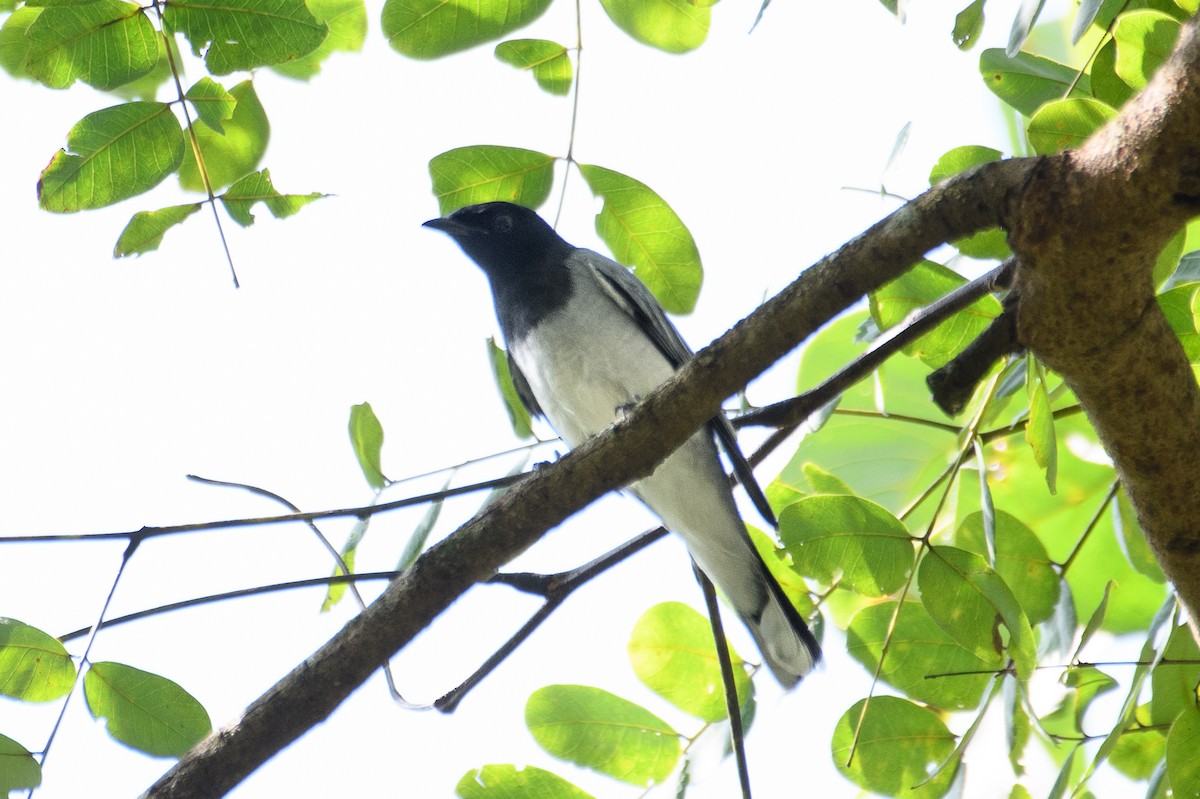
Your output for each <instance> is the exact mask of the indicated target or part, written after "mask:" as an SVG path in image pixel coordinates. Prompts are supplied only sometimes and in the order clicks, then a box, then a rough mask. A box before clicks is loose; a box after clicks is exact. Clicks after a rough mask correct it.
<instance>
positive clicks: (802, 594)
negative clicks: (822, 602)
mask: <svg viewBox="0 0 1200 799" xmlns="http://www.w3.org/2000/svg"><path fill="white" fill-rule="evenodd" d="M746 532H748V533H749V534H750V541H751V543H753V544H754V548H755V550H757V551H758V556H759V557H760V558H762V559H763V563H765V564H767V571H769V572H771V574H772V575H773V576H774V577H775V580H776V582H778V583H779V587H780V588H782V589H783V595H784V596H785V597H787V599H788V601H789V602H791V603H792V607H794V608H795V609H796V611H797V612H798V613H799V614H800V615H801V616H803V617H804V618H806V619H808V620H809V623H810V625H812V627H813V635H815V636H816V637H817V640H820V638H821V617H820V616H816V617H815V618H814V614H816V605H815V604H814V602H813V596H812V593H811V592H810V591H809V589H808V583H806V582H804V578H803V577H801V576H800V573H799V572H798V571H796V569H795V568H794V567H793V565H792V559H791V556H789V555H788V554H787V552H785V551H784V550H782V549H780V548H779V544H778V542H777V541H776V540H775V538H774V537H773V536H770V535H767V534H766V533H764V532H763V531H762V530H759V529H758V528H757V527H754V526H752V525H746Z"/></svg>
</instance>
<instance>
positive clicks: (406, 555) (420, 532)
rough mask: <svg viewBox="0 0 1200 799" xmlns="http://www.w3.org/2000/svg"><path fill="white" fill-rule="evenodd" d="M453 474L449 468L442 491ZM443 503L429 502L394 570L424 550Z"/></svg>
mask: <svg viewBox="0 0 1200 799" xmlns="http://www.w3.org/2000/svg"><path fill="white" fill-rule="evenodd" d="M521 465H522V466H524V465H525V463H524V461H522V462H521ZM518 471H519V470H518ZM454 475H455V470H451V472H450V474H449V475H448V476H447V477H446V482H445V483H443V484H442V491H443V492H445V490H446V489H447V488H449V487H450V481H451V480H453V479H454ZM444 503H445V499H444V498H440V499H436V500H434V501H433V502H430V503H429V507H427V508H426V509H425V514H424V515H423V516H421V521H419V522H417V526H416V527H415V528H413V531H412V533H411V534H410V535H409V536H408V540H407V541H405V542H404V549H403V550H401V552H400V557H399V559H398V560H397V562H396V571H398V572H399V571H405V570H406V569H408V568H409V567H410V566H412V565H413V564H414V563H416V562H417V558H418V557H419V556H420V554H421V553H422V552H423V551H424V550H425V542H426V541H428V540H429V534H430V533H432V532H433V527H434V525H436V524H437V520H438V516H440V515H441V514H442V505H443V504H444Z"/></svg>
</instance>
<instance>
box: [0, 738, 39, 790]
mask: <svg viewBox="0 0 1200 799" xmlns="http://www.w3.org/2000/svg"><path fill="white" fill-rule="evenodd" d="M41 784H42V766H41V764H40V763H38V762H37V759H36V758H35V757H34V756H33V755H32V754H31V753H30V751H29V750H28V749H26V748H25V747H23V746H21V745H20V744H19V743H17V742H16V741H14V740H13V739H12V738H9V737H8V736H7V735H0V794H3V795H4V796H8V795H10V792H11V791H23V790H29V789H32V788H36V787H38V786H39V785H41Z"/></svg>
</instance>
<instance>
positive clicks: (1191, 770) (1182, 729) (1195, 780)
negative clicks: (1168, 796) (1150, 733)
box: [1167, 704, 1200, 796]
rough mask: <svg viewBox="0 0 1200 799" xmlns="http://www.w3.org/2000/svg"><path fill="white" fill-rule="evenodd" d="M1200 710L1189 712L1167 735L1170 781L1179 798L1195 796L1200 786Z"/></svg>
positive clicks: (1173, 725) (1190, 710) (1185, 711)
mask: <svg viewBox="0 0 1200 799" xmlns="http://www.w3.org/2000/svg"><path fill="white" fill-rule="evenodd" d="M1197 751H1200V708H1197V707H1196V705H1195V704H1192V705H1191V706H1190V707H1188V708H1187V709H1185V710H1184V711H1183V712H1182V713H1180V714H1179V718H1177V719H1175V723H1174V724H1172V725H1171V732H1169V733H1168V734H1167V778H1168V779H1170V781H1171V786H1172V787H1173V788H1174V792H1175V796H1181V795H1188V794H1189V793H1190V795H1193V796H1194V795H1195V793H1196V787H1197V786H1200V758H1198V757H1196V752H1197Z"/></svg>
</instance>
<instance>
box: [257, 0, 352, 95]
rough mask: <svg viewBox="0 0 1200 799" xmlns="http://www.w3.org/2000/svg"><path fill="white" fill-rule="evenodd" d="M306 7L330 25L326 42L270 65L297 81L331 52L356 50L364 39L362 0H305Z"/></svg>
mask: <svg viewBox="0 0 1200 799" xmlns="http://www.w3.org/2000/svg"><path fill="white" fill-rule="evenodd" d="M308 10H309V11H311V12H312V15H313V17H314V18H315V19H316V20H317V22H320V23H322V24H324V25H326V26H327V27H328V28H329V35H328V36H326V37H325V41H323V42H321V46H320V47H318V48H317V49H316V50H313V51H312V52H311V53H309V54H308V55H305V56H301V57H300V58H297V59H295V60H293V61H285V62H283V63H282V64H272V65H271V69H272V70H274V71H275V72H278V73H279V74H280V75H283V76H285V77H288V78H294V79H296V80H310V79H311V78H312V77H313V76H314V75H316V74H317V73H318V72H320V71H321V64H322V63H324V62H325V60H326V59H327V58H329V56H331V55H333V54H334V53H337V52H343V53H357V52H359V51H360V50H362V48H363V42H364V41H366V38H367V7H366V4H364V3H363V0H308Z"/></svg>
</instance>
